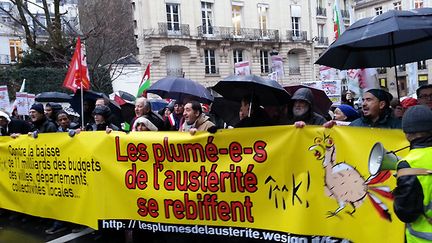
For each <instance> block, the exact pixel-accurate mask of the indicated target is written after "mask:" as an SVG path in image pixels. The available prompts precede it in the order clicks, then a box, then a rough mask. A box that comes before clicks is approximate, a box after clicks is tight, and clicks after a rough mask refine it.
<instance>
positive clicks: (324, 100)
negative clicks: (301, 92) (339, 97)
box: [285, 85, 333, 116]
mask: <svg viewBox="0 0 432 243" xmlns="http://www.w3.org/2000/svg"><path fill="white" fill-rule="evenodd" d="M301 88H308V89H310V90H311V91H312V95H313V108H314V111H315V112H317V113H319V114H321V115H324V116H326V115H327V114H328V111H329V109H330V107H331V105H332V104H333V102H332V101H331V100H330V98H329V97H328V96H327V94H326V93H325V91H324V90H321V89H315V88H312V87H308V86H305V85H292V86H285V89H286V91H288V92H289V93H290V94H292V95H294V93H295V92H296V91H297V90H298V89H301Z"/></svg>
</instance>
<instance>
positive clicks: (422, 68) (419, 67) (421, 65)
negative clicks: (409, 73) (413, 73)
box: [417, 62, 427, 70]
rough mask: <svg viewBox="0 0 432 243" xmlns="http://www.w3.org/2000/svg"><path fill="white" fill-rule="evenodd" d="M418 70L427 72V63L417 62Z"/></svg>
mask: <svg viewBox="0 0 432 243" xmlns="http://www.w3.org/2000/svg"><path fill="white" fill-rule="evenodd" d="M417 69H418V70H425V69H427V65H426V62H417Z"/></svg>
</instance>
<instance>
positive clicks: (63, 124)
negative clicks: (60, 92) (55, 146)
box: [56, 110, 79, 132]
mask: <svg viewBox="0 0 432 243" xmlns="http://www.w3.org/2000/svg"><path fill="white" fill-rule="evenodd" d="M56 121H57V124H58V126H59V127H58V130H57V131H58V132H70V131H72V130H75V129H78V128H79V125H78V124H76V123H74V122H72V121H71V120H70V118H69V114H68V113H67V112H66V111H64V110H61V111H59V112H58V113H57V119H56Z"/></svg>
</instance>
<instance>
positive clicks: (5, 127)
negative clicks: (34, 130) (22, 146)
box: [0, 111, 31, 137]
mask: <svg viewBox="0 0 432 243" xmlns="http://www.w3.org/2000/svg"><path fill="white" fill-rule="evenodd" d="M30 131H31V126H30V124H29V123H28V122H26V121H23V120H19V119H15V118H11V117H9V115H8V114H6V113H5V112H3V111H0V136H9V135H10V136H12V137H17V136H18V135H20V134H27V133H29V132H30Z"/></svg>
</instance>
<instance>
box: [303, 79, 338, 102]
mask: <svg viewBox="0 0 432 243" xmlns="http://www.w3.org/2000/svg"><path fill="white" fill-rule="evenodd" d="M301 84H303V85H305V86H308V87H311V88H315V89H321V90H324V92H325V93H326V95H327V96H328V97H329V98H330V100H331V101H332V102H333V105H340V104H341V101H342V87H341V85H342V82H341V80H326V81H311V82H302V83H301Z"/></svg>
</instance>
